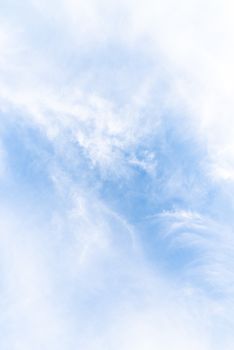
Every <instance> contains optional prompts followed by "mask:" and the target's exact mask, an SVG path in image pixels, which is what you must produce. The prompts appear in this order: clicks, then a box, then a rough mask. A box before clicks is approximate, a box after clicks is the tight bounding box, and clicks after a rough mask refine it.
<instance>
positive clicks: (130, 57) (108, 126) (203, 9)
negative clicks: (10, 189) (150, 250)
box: [0, 0, 234, 350]
mask: <svg viewBox="0 0 234 350" xmlns="http://www.w3.org/2000/svg"><path fill="white" fill-rule="evenodd" d="M15 6H16V4H15ZM5 7H6V8H8V6H7V4H5ZM24 7H25V8H27V10H28V11H29V13H27V14H26V11H25V13H24V11H23V10H21V11H19V15H18V14H17V16H16V15H15V12H17V11H16V10H15V9H14V6H13V7H12V9H10V10H9V9H8V11H7V10H5V13H6V15H5V17H6V18H5V19H4V23H6V25H4V26H1V28H0V50H1V59H0V63H1V67H0V75H1V76H0V78H1V79H0V102H1V113H2V128H3V129H4V131H5V129H7V128H11V127H12V125H16V126H17V125H20V127H21V128H22V129H24V130H26V129H27V130H28V129H30V128H32V129H36V130H38V131H39V132H40V133H41V134H42V135H43V137H44V138H45V139H46V142H48V143H49V144H50V146H52V149H53V156H51V158H50V159H52V160H51V162H50V161H47V162H46V165H47V167H48V168H46V171H47V174H49V175H48V177H49V178H50V180H52V183H53V186H54V187H53V191H54V192H53V191H52V190H51V189H49V190H48V191H51V192H53V195H54V196H55V197H56V196H57V197H56V200H58V202H59V204H58V207H56V205H55V208H50V213H49V214H48V213H47V215H48V216H49V217H50V220H51V222H50V223H49V224H48V225H45V224H44V221H43V220H42V221H43V223H42V222H39V223H38V222H33V223H32V224H31V225H29V227H25V226H24V225H23V224H22V222H23V221H27V215H28V214H26V213H25V212H24V214H23V216H22V218H21V220H19V222H18V221H17V220H18V216H21V214H22V213H21V212H20V211H19V212H18V209H17V210H16V207H15V205H14V204H13V203H11V204H10V205H9V207H8V208H7V209H4V208H3V210H2V212H3V214H1V217H2V220H1V225H2V227H1V232H2V233H1V236H0V239H1V244H0V245H1V265H2V266H3V268H2V276H3V282H2V286H1V293H2V295H3V300H4V311H3V314H2V316H1V318H0V320H1V323H2V324H4V327H5V328H4V330H3V332H2V334H1V341H2V349H3V350H6V349H9V348H11V349H13V350H15V349H24V350H27V349H32V348H35V349H36V348H37V347H38V349H39V348H41V347H43V349H47V348H48V349H50V350H51V349H61V350H62V349H67V348H69V349H76V348H77V346H80V347H82V348H83V349H85V350H92V349H93V350H94V349H95V350H97V349H103V348H104V349H105V348H108V349H113V350H114V349H117V348H118V349H119V348H120V347H121V348H122V349H126V350H127V349H130V348H134V349H136V350H137V349H142V348H144V349H146V350H151V349H155V348H157V349H158V350H168V349H171V348H174V349H180V350H185V349H186V350H187V349H188V348H189V349H191V350H203V349H204V350H209V349H212V350H214V349H217V350H219V349H223V348H224V347H225V349H229V348H230V344H232V341H233V339H232V336H231V335H229V332H228V331H226V332H227V333H228V336H227V339H228V340H226V341H225V339H224V338H225V335H226V333H225V332H224V331H223V329H224V328H225V330H226V329H228V327H230V325H232V318H233V315H234V311H233V309H232V308H231V307H230V304H231V303H232V302H233V286H232V284H233V279H234V276H233V273H232V271H233V261H232V260H233V259H232V255H233V247H234V244H233V239H232V232H233V230H232V222H233V220H232V218H230V217H228V218H227V219H226V221H227V222H226V223H223V222H222V220H223V217H227V216H228V215H227V214H226V213H222V214H223V215H220V216H219V218H220V220H219V219H216V218H211V217H209V216H208V215H206V214H203V213H199V214H198V213H197V211H195V210H187V208H185V209H183V210H181V209H180V210H176V209H175V210H174V211H171V210H167V211H164V212H163V214H161V215H160V220H161V221H162V222H164V223H165V226H166V235H165V236H167V239H168V242H169V241H170V242H172V241H173V244H174V247H178V246H180V247H182V248H186V249H188V252H190V249H191V250H193V253H194V254H195V261H196V259H197V263H194V265H193V268H191V266H188V267H187V268H186V273H187V275H186V273H185V275H184V276H182V277H181V279H180V272H178V276H177V277H178V278H177V279H176V278H175V279H174V276H173V274H172V273H171V274H170V273H166V272H165V271H164V273H165V275H166V276H164V277H162V275H163V272H162V271H161V269H160V267H159V266H157V263H156V264H155V265H156V266H157V267H155V265H154V268H153V267H152V266H151V265H150V262H149V258H148V257H147V252H144V251H143V248H142V246H141V242H140V240H138V232H137V230H136V229H135V227H134V225H131V224H129V222H128V218H127V214H126V217H122V216H121V215H120V214H119V213H116V212H115V211H114V210H113V208H110V207H109V205H108V203H105V200H104V199H103V200H102V199H100V198H98V195H97V192H98V191H97V189H96V187H98V184H94V185H93V188H90V184H89V182H88V180H87V181H85V180H84V181H81V180H80V179H79V180H78V181H77V182H78V183H75V180H74V176H73V174H71V173H69V170H71V168H72V164H78V166H77V167H75V166H74V167H73V170H74V168H75V171H76V176H77V178H78V177H79V176H80V177H82V179H83V178H85V179H86V177H88V175H89V173H86V171H87V164H86V163H88V164H89V166H88V167H89V172H91V170H90V169H92V170H93V172H94V173H95V171H96V170H97V169H98V170H99V171H100V172H101V174H102V175H103V174H104V175H105V176H104V178H105V179H107V178H108V177H110V178H111V179H112V176H113V175H115V176H114V177H115V178H116V177H117V178H119V179H120V182H121V181H122V179H123V178H124V179H127V181H131V176H132V174H133V173H134V174H135V173H136V172H137V171H139V169H140V171H143V172H145V173H147V174H148V176H149V177H150V179H151V181H152V182H153V181H154V179H155V177H156V175H157V171H159V174H160V165H161V163H162V160H160V157H158V154H159V153H160V147H161V149H163V150H164V148H166V146H165V144H166V141H167V140H165V138H167V134H166V133H167V130H168V129H169V128H170V123H171V121H172V120H173V125H175V121H176V122H177V124H178V126H177V127H176V130H177V131H178V135H182V134H183V137H184V139H185V138H186V139H189V138H191V139H192V140H193V141H194V143H195V144H199V145H200V146H201V148H203V150H204V157H203V158H202V159H200V163H199V164H200V167H201V169H200V171H201V173H202V175H203V176H204V177H205V178H206V179H207V178H208V179H209V180H210V179H212V180H215V181H213V182H212V186H217V187H216V189H217V191H220V192H221V193H222V194H223V193H224V194H223V195H224V196H225V193H227V192H228V191H229V196H228V198H229V201H230V197H231V196H232V194H233V188H232V181H233V178H234V176H233V174H234V160H233V149H234V145H233V135H232V134H233V126H234V125H233V112H234V103H233V98H232V96H233V92H234V91H233V84H232V80H233V67H232V62H233V58H234V57H233V54H234V51H233V50H232V48H231V42H232V36H233V33H234V28H233V21H232V13H233V10H234V8H233V5H232V4H231V2H228V1H225V2H223V1H219V0H217V1H213V2H209V1H205V2H204V1H203V2H202V1H200V0H199V1H193V0H190V1H189V2H188V1H184V0H181V1H179V2H177V3H173V2H172V1H171V0H166V1H163V2H162V1H150V0H149V1H148V0H147V1H144V3H143V2H139V1H131V0H129V1H127V2H124V1H120V2H118V3H117V2H114V1H112V2H107V1H95V0H91V1H90V0H88V1H79V2H77V1H72V0H66V1H62V0H61V1H58V2H56V3H55V2H53V1H52V2H50V3H49V4H48V3H46V2H45V1H40V2H39V1H24ZM55 9H56V10H55ZM30 15H31V16H30ZM29 17H32V18H29ZM34 19H35V21H34ZM34 22H35V23H34ZM3 27H4V28H3ZM221 29H222V30H221ZM42 31H43V33H46V35H45V37H43V35H42V34H38V32H40V33H41V32H42ZM121 50H122V51H121ZM120 51H121V52H124V53H125V54H124V55H123V57H122V55H121V53H120V54H119V56H120V57H119V59H118V57H117V58H116V61H111V60H113V57H114V56H115V55H117V54H118V52H120ZM140 59H145V60H146V61H145V62H146V63H144V64H142V66H145V65H146V64H149V66H150V68H149V69H148V70H147V69H146V70H144V69H145V68H142V67H141V66H140V65H139V66H137V65H136V66H135V65H134V61H138V60H139V61H140ZM117 61H118V62H117ZM113 62H114V63H113ZM116 62H117V63H116ZM101 66H102V69H101V68H100V67H101ZM84 67H85V68H84ZM103 67H104V68H103ZM141 70H142V71H141ZM134 79H136V80H134ZM131 81H133V82H132V83H131ZM115 84H116V85H119V88H118V89H117V88H116V87H115ZM125 86H127V87H128V88H127V89H125ZM115 88H116V90H115ZM109 90H110V91H109ZM125 94H126V95H127V97H126V96H125ZM123 96H124V97H123ZM179 130H180V132H179ZM152 140H153V141H152ZM158 140H160V147H159V149H157V147H156V146H155V144H157V141H158ZM12 142H14V140H12ZM22 142H23V141H22ZM152 144H153V146H150V145H152ZM35 147H38V148H40V147H42V148H43V146H41V145H36V146H35ZM155 147H156V150H155ZM139 149H140V150H141V152H139ZM175 152H176V151H175ZM178 152H179V150H178ZM6 153H7V150H6V152H5V150H3V151H2V152H1V148H0V176H1V173H3V174H4V171H5V170H4V169H5V158H6V157H5V154H6ZM40 156H41V158H43V156H44V153H43V152H41V155H40ZM168 157H171V155H168ZM84 159H85V161H84ZM160 162H161V163H160ZM191 162H192V160H191ZM64 163H66V164H68V166H64ZM84 163H85V165H84ZM173 164H175V163H173ZM69 165H70V168H69ZM83 165H84V166H83ZM192 166H193V164H192V165H191V167H192ZM134 171H135V172H134ZM186 171H187V170H186V169H184V168H183V169H172V168H170V169H168V172H167V174H168V173H170V172H171V173H173V172H175V176H174V177H171V178H169V176H168V179H163V181H161V182H160V181H155V183H154V182H153V186H152V187H156V186H158V187H159V190H160V188H161V187H163V188H165V190H164V191H165V192H166V194H165V193H164V196H165V197H167V198H166V199H168V198H170V196H171V197H173V195H174V196H175V194H176V192H180V193H178V197H179V196H180V198H181V197H182V198H183V199H184V201H185V202H186V201H187V203H188V202H189V203H190V204H191V207H193V206H194V207H197V206H199V203H198V199H197V197H196V189H197V187H199V186H200V187H202V186H201V184H200V183H199V180H198V181H197V183H196V186H197V187H196V188H195V190H192V189H191V193H187V192H188V190H190V188H189V185H188V184H185V181H184V179H185V178H186V175H187V173H186ZM12 172H13V170H12ZM16 175H17V174H15V178H16V177H17V176H16ZM12 176H13V177H14V174H13V175H12ZM114 177H113V178H114ZM217 180H218V181H217ZM16 181H17V180H16ZM98 181H99V180H97V182H98ZM194 181H195V180H194ZM162 182H163V183H162ZM115 185H116V183H115ZM185 185H186V186H185ZM17 186H18V187H21V184H17ZM160 186H161V187H160ZM225 186H227V187H225ZM91 187H92V186H91ZM87 188H88V189H87ZM223 188H224V190H223ZM202 190H203V189H201V190H200V192H202ZM225 191H227V192H225ZM54 193H55V194H54ZM158 193H160V191H159V192H158ZM150 195H151V194H150ZM16 196H18V194H17V193H16ZM151 196H152V198H153V199H154V193H152V195H151ZM23 197H24V200H25V201H26V199H25V198H27V195H26V194H24V195H23ZM200 197H201V195H200ZM200 197H199V198H200ZM152 198H151V197H150V198H149V203H151V200H152ZM159 199H160V200H161V198H159ZM166 199H165V201H166ZM18 201H23V200H22V198H21V199H18ZM152 201H153V200H152ZM60 202H61V203H60ZM230 203H232V202H230ZM230 203H229V204H230ZM40 204H41V207H43V205H45V203H43V202H42V203H40ZM217 206H218V209H219V210H223V211H225V209H222V203H220V204H219V205H217ZM3 207H4V205H3ZM172 207H173V203H172ZM202 208H204V205H203V206H202ZM160 209H163V208H160ZM4 210H6V211H7V214H5V211H4ZM13 210H14V211H15V210H16V213H15V214H14V215H13V214H12V215H9V212H11V211H13ZM33 210H34V211H35V213H34V215H35V216H36V217H37V215H38V217H39V215H40V214H41V213H40V210H38V209H36V208H34V209H32V211H33ZM37 210H38V211H39V213H38V212H37ZM229 210H230V208H229ZM211 212H212V210H211ZM213 214H214V215H217V208H215V210H213ZM31 215H32V214H31V213H30V214H29V216H30V217H31ZM211 215H212V213H211ZM47 218H48V217H47ZM139 219H140V218H139ZM15 220H16V221H17V224H15V225H14V224H11V222H14V221H15ZM40 220H41V219H38V221H40ZM44 220H45V219H44ZM160 220H159V221H160ZM37 225H38V227H39V228H38V229H37V230H36V229H35V227H36V226H37ZM19 227H21V229H20V230H19ZM39 231H40V232H39ZM171 237H173V238H171ZM170 244H171V243H170ZM170 244H169V246H170ZM165 259H167V256H166V255H165ZM155 260H156V261H157V257H155ZM192 262H193V260H192V259H191V260H190V263H192ZM152 270H153V271H152ZM191 276H192V277H194V276H195V277H194V278H195V280H192V278H191ZM175 280H176V282H177V283H178V285H176V286H175V284H176V282H175ZM178 281H179V282H178ZM207 284H208V285H209V288H208V289H209V290H208V291H207V290H206V287H207ZM212 293H213V294H216V293H217V294H218V293H221V294H222V298H220V299H218V298H217V299H216V298H215V297H213V296H212ZM223 295H224V296H223ZM217 318H219V321H217ZM214 333H215V334H218V335H219V337H220V339H221V340H220V343H219V342H217V339H216V337H215V335H214ZM230 334H231V333H230ZM35 344H37V345H35ZM230 349H231V348H230Z"/></svg>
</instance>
